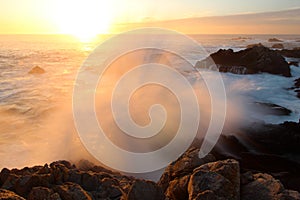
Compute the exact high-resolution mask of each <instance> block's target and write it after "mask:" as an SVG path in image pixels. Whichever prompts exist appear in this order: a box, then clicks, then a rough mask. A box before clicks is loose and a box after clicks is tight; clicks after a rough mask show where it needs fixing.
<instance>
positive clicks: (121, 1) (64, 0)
mask: <svg viewBox="0 0 300 200" xmlns="http://www.w3.org/2000/svg"><path fill="white" fill-rule="evenodd" d="M295 8H300V1H299V0H289V1H282V0H265V1H261V0H251V1H250V0H245V1H238V0H227V1H223V0H214V1H199V0H186V1H182V0H173V1H168V2H161V1H158V0H151V1H150V0H110V1H103V0H84V1H83V0H76V1H72V0H52V1H51V0H0V27H1V28H0V34H19V33H21V34H24V33H25V34H32V33H33V34H39V33H46V34H49V33H68V34H73V35H86V36H88V35H93V34H97V33H109V32H119V31H123V30H128V29H130V28H136V27H144V26H156V27H157V26H158V27H164V28H170V29H174V30H177V31H181V32H184V33H203V34H226V33H227V34H233V33H234V34H247V33H248V34H255V33H257V34H300V30H299V27H300V17H299V16H300V10H299V9H295ZM291 9H293V10H291ZM274 10H275V11H276V10H289V11H287V12H277V11H276V12H274ZM240 13H242V14H240ZM243 13H244V14H243ZM247 13H248V14H247ZM249 13H252V14H249ZM259 13H261V14H259ZM208 16H216V17H208ZM174 19H184V20H174Z"/></svg>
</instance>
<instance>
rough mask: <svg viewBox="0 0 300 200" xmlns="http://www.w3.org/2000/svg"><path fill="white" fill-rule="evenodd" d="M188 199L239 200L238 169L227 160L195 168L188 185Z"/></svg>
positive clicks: (233, 161) (236, 164) (234, 162)
mask: <svg viewBox="0 0 300 200" xmlns="http://www.w3.org/2000/svg"><path fill="white" fill-rule="evenodd" d="M188 193H189V199H224V200H225V199H236V200H238V199H240V168H239V163H238V162H237V161H235V160H232V159H228V160H224V161H217V162H213V163H207V164H204V165H202V166H200V167H198V168H196V169H195V170H194V172H193V174H192V175H191V178H190V181H189V184H188Z"/></svg>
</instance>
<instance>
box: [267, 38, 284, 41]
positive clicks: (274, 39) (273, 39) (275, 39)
mask: <svg viewBox="0 0 300 200" xmlns="http://www.w3.org/2000/svg"><path fill="white" fill-rule="evenodd" d="M268 42H283V41H282V40H279V39H277V38H270V39H269V40H268Z"/></svg>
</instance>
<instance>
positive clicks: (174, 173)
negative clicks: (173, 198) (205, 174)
mask: <svg viewBox="0 0 300 200" xmlns="http://www.w3.org/2000/svg"><path fill="white" fill-rule="evenodd" d="M214 161H216V159H215V157H214V156H213V155H211V154H209V155H207V156H206V157H205V158H202V159H200V158H199V148H196V147H191V148H190V149H188V150H187V151H186V152H185V153H184V154H183V155H182V156H180V157H179V158H178V159H177V160H176V161H174V162H173V163H171V164H170V165H169V166H168V167H167V168H166V169H165V171H164V173H163V175H162V176H161V178H160V180H159V181H158V185H159V186H160V187H161V188H162V189H163V191H166V189H167V187H168V185H169V183H170V182H171V181H172V180H174V179H175V178H180V177H183V176H185V175H189V174H191V173H192V172H193V170H194V169H195V168H196V167H199V166H200V165H202V164H205V163H208V162H214Z"/></svg>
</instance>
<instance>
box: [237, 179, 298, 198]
mask: <svg viewBox="0 0 300 200" xmlns="http://www.w3.org/2000/svg"><path fill="white" fill-rule="evenodd" d="M247 176H249V175H247ZM252 179H253V181H250V182H248V183H247V184H245V185H243V186H242V188H241V199H243V200H253V199H255V200H274V199H275V200H276V199H278V200H281V199H283V200H284V199H291V200H292V199H295V200H296V199H300V194H299V193H298V192H297V191H290V190H285V189H284V187H283V185H282V184H281V182H280V181H278V180H276V179H274V178H273V177H272V176H271V175H268V174H262V173H257V174H254V175H253V177H252Z"/></svg>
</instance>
